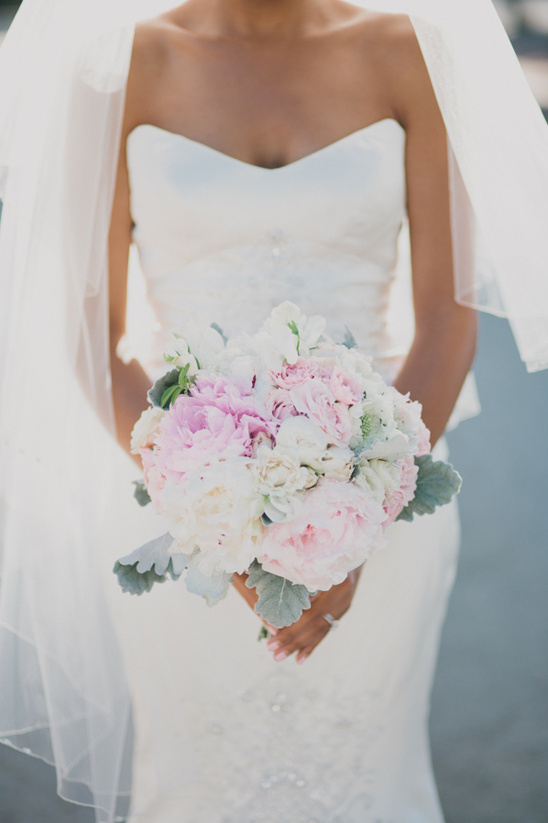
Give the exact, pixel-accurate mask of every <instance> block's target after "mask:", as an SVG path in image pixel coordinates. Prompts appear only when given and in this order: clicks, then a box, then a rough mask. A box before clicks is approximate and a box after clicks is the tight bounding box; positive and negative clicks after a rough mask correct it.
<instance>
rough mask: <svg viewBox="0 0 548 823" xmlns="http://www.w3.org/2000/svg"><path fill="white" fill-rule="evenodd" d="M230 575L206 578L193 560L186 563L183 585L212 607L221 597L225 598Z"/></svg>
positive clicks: (190, 559) (221, 574)
mask: <svg viewBox="0 0 548 823" xmlns="http://www.w3.org/2000/svg"><path fill="white" fill-rule="evenodd" d="M231 580H232V575H231V574H227V573H226V572H220V573H219V574H216V575H213V576H212V577H207V576H206V575H205V574H202V572H201V571H200V570H199V569H198V568H197V566H196V563H195V562H194V560H193V558H192V557H190V558H189V561H188V567H187V572H186V575H185V583H186V587H187V589H188V591H189V592H192V593H193V594H199V595H200V597H203V598H204V600H205V601H206V603H207V605H208V606H214V605H215V604H216V603H218V602H219V600H222V599H223V597H226V595H227V592H228V589H229V586H230V581H231Z"/></svg>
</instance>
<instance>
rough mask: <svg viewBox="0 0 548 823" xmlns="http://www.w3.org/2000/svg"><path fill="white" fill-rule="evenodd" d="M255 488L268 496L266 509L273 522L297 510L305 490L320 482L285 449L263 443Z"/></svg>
mask: <svg viewBox="0 0 548 823" xmlns="http://www.w3.org/2000/svg"><path fill="white" fill-rule="evenodd" d="M253 471H254V473H255V482H256V488H257V491H258V492H259V494H261V495H263V496H264V497H265V498H267V499H266V501H265V507H264V511H265V514H266V515H267V517H269V518H270V520H272V521H273V522H279V521H280V520H284V519H285V518H287V517H292V516H293V515H294V514H296V512H297V509H298V507H299V505H300V503H301V498H302V492H304V491H305V490H306V489H309V488H311V487H312V486H314V485H315V484H316V482H317V479H318V478H317V475H316V473H315V472H314V471H312V469H309V468H307V467H306V466H301V464H300V463H299V461H298V460H297V459H296V458H295V457H294V456H293V455H290V454H287V453H284V452H283V451H282V450H280V449H277V448H274V449H269V448H268V447H265V446H261V447H260V448H259V450H258V452H257V460H256V462H255V464H254V466H253Z"/></svg>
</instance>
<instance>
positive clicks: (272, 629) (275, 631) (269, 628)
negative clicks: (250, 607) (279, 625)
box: [265, 623, 278, 634]
mask: <svg viewBox="0 0 548 823" xmlns="http://www.w3.org/2000/svg"><path fill="white" fill-rule="evenodd" d="M265 626H266V628H267V629H268V631H269V632H270V634H278V629H275V628H274V626H269V625H268V623H265Z"/></svg>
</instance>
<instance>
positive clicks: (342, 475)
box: [313, 446, 356, 483]
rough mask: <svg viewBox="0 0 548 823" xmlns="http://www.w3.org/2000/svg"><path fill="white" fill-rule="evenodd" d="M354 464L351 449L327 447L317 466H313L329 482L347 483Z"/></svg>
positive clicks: (354, 460) (354, 459)
mask: <svg viewBox="0 0 548 823" xmlns="http://www.w3.org/2000/svg"><path fill="white" fill-rule="evenodd" d="M355 464H356V457H355V455H354V452H353V451H352V449H347V448H340V447H339V446H328V448H327V449H326V450H325V452H324V453H323V455H322V458H321V460H320V462H319V465H315V466H313V468H314V469H316V471H318V472H320V473H321V474H323V475H324V476H325V477H327V478H329V479H330V480H339V481H340V482H341V483H347V482H348V481H349V480H350V477H351V476H352V472H353V471H354V467H355Z"/></svg>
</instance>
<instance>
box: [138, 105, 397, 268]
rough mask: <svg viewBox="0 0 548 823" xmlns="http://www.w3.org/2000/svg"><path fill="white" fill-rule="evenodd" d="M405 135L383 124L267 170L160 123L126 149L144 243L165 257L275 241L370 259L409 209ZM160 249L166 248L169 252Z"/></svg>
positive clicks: (391, 239)
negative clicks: (167, 254) (302, 244)
mask: <svg viewBox="0 0 548 823" xmlns="http://www.w3.org/2000/svg"><path fill="white" fill-rule="evenodd" d="M404 146H405V133H404V131H403V129H402V128H401V127H400V126H399V124H398V123H396V121H394V120H391V119H386V120H381V121H379V122H378V123H374V124H373V125H371V126H369V127H366V128H364V129H361V130H359V131H357V132H354V133H352V134H350V135H347V136H346V137H343V138H342V139H341V140H338V141H336V142H335V143H332V144H330V145H328V146H326V147H324V148H323V149H320V150H319V151H316V152H314V153H312V154H309V155H308V156H306V157H303V158H302V159H300V160H297V161H295V162H293V163H290V164H289V165H286V166H283V167H280V168H276V169H266V168H262V167H258V166H254V165H251V164H248V163H245V162H241V161H239V160H236V159H234V158H232V157H230V156H228V155H226V154H223V153H222V152H219V151H216V150H214V149H211V148H208V147H207V146H204V145H202V144H201V143H198V142H195V141H193V140H190V139H189V138H186V137H183V136H181V135H178V134H173V133H171V132H168V131H164V130H163V129H159V128H156V127H155V126H148V125H145V126H139V127H138V128H137V129H135V130H134V131H133V132H132V134H131V135H130V137H129V140H128V147H127V157H128V169H129V175H130V186H131V210H132V216H133V220H134V223H135V226H136V229H135V236H136V239H137V242H138V244H140V245H142V246H143V247H145V248H146V250H147V251H148V252H152V251H153V249H154V247H157V249H158V251H159V252H160V253H161V254H162V255H164V254H165V253H166V252H167V251H168V250H171V252H172V253H174V254H180V255H181V256H182V257H186V258H188V256H191V257H195V256H199V255H207V254H212V253H215V252H217V251H219V250H220V249H223V248H234V247H253V246H256V245H261V244H263V243H264V242H269V243H270V244H271V245H272V248H273V250H274V253H275V250H276V247H277V244H280V243H281V244H283V243H284V242H286V243H287V242H298V243H309V244H314V245H317V246H320V247H324V248H326V249H330V250H331V251H339V252H341V253H345V254H352V255H358V256H362V255H365V256H367V255H368V254H371V253H372V251H373V250H374V249H377V250H378V248H379V246H383V245H385V244H386V243H389V244H390V245H392V244H393V242H394V233H397V230H398V229H399V226H400V225H401V220H402V218H403V215H404V213H405V168H404ZM160 249H161V251H160Z"/></svg>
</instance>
